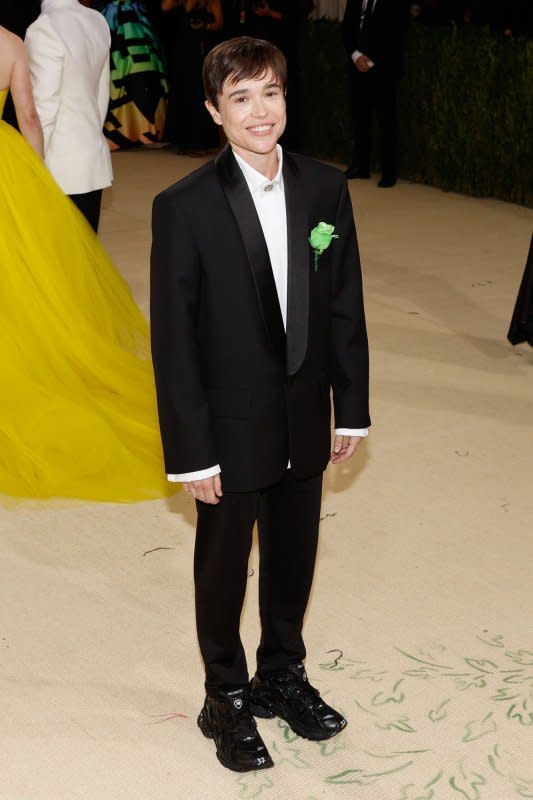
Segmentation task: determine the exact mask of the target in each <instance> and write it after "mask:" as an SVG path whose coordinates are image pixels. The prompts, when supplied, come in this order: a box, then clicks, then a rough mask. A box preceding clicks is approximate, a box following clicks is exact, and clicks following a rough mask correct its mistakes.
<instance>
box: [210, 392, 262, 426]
mask: <svg viewBox="0 0 533 800" xmlns="http://www.w3.org/2000/svg"><path fill="white" fill-rule="evenodd" d="M207 397H208V402H209V410H210V411H211V414H212V415H213V417H224V418H226V419H247V418H248V417H249V416H250V407H251V393H250V390H249V389H208V390H207Z"/></svg>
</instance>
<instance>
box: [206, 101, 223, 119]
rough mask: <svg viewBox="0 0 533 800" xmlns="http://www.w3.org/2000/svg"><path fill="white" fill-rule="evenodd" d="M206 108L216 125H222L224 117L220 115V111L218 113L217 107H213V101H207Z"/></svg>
mask: <svg viewBox="0 0 533 800" xmlns="http://www.w3.org/2000/svg"><path fill="white" fill-rule="evenodd" d="M205 107H206V108H207V110H208V111H209V113H210V114H211V117H212V118H213V122H214V123H215V124H216V125H222V117H221V116H220V113H219V111H218V108H216V107H215V106H214V105H213V103H212V102H211V100H206V101H205Z"/></svg>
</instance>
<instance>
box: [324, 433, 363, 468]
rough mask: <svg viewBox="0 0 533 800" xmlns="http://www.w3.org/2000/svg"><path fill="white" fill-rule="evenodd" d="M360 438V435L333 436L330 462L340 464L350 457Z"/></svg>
mask: <svg viewBox="0 0 533 800" xmlns="http://www.w3.org/2000/svg"><path fill="white" fill-rule="evenodd" d="M362 438H363V437H362V436H335V440H334V442H333V451H332V453H331V458H330V461H331V463H332V464H341V463H342V462H343V461H347V459H349V458H351V457H352V456H353V454H354V453H355V451H356V449H357V446H358V444H359V442H360V441H361V439H362Z"/></svg>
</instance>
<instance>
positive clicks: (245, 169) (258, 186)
mask: <svg viewBox="0 0 533 800" xmlns="http://www.w3.org/2000/svg"><path fill="white" fill-rule="evenodd" d="M276 153H277V155H278V170H277V172H276V174H275V176H274V178H273V179H272V180H269V179H268V178H267V177H265V176H264V175H262V174H261V173H260V172H258V171H257V170H256V169H254V168H253V167H251V166H250V165H249V164H248V163H247V162H246V161H245V160H244V158H242V157H241V156H240V155H239V154H238V153H236V152H235V150H233V155H234V156H235V160H236V161H237V164H238V165H239V167H240V168H241V170H242V173H243V175H244V178H245V180H246V183H247V184H248V188H249V190H250V192H251V193H252V194H255V192H258V191H260V190H264V189H265V186H272V185H274V186H282V185H283V184H282V180H283V179H282V169H283V150H282V148H281V145H279V144H277V145H276Z"/></svg>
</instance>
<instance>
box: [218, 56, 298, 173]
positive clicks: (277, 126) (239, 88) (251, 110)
mask: <svg viewBox="0 0 533 800" xmlns="http://www.w3.org/2000/svg"><path fill="white" fill-rule="evenodd" d="M206 106H207V109H208V111H209V113H210V114H211V116H212V117H213V120H214V121H215V122H216V124H217V125H222V127H223V128H224V133H225V134H226V136H227V138H228V141H229V143H230V144H231V146H232V147H233V149H234V150H235V152H236V153H238V154H239V155H240V156H241V158H243V159H244V160H245V161H246V162H247V163H248V164H250V166H252V167H254V169H257V170H258V171H259V172H265V169H268V170H269V166H270V165H272V164H274V163H277V156H276V144H277V141H278V139H279V137H280V136H281V134H282V133H283V131H284V130H285V123H286V113H285V94H284V92H283V89H282V87H281V86H280V84H279V81H278V80H277V79H276V78H275V76H274V75H273V73H272V72H271V71H268V72H266V73H265V74H264V75H263V76H260V77H259V78H250V79H245V80H241V81H237V82H236V83H233V82H232V81H231V76H230V77H229V78H228V79H227V80H226V81H225V82H224V85H223V87H222V92H221V93H220V94H219V95H218V97H217V106H218V107H215V106H214V105H213V103H211V102H210V101H209V100H207V101H206ZM269 171H270V170H269ZM272 177H273V176H272Z"/></svg>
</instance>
